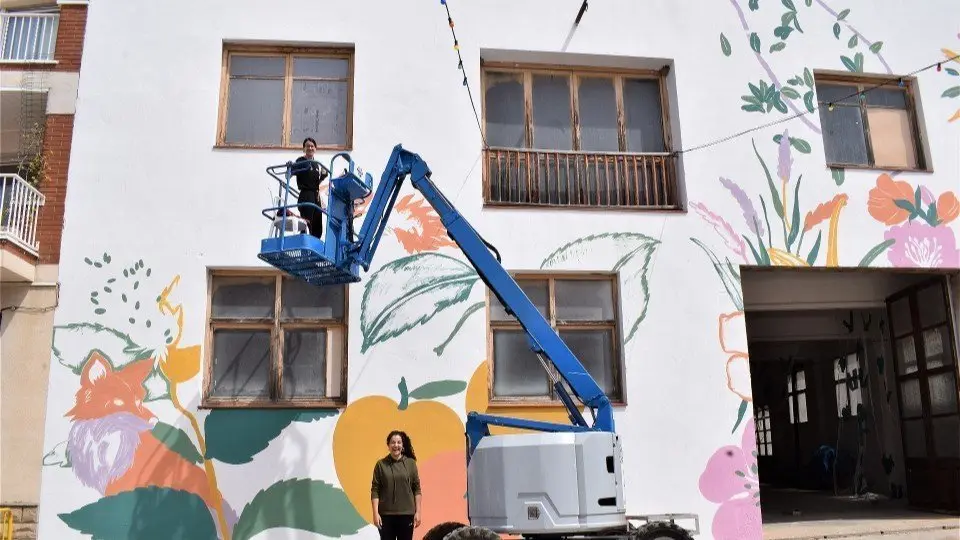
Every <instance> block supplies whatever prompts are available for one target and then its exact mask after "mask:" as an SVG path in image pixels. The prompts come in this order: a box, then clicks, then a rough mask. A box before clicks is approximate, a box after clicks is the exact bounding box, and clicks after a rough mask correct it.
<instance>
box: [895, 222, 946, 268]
mask: <svg viewBox="0 0 960 540" xmlns="http://www.w3.org/2000/svg"><path fill="white" fill-rule="evenodd" d="M883 238H884V240H895V243H894V244H893V245H892V246H890V249H889V251H887V258H888V259H889V260H890V262H891V263H892V264H893V265H894V266H897V267H908V268H941V267H956V266H960V251H958V250H957V240H956V238H955V237H954V233H953V229H951V228H950V227H933V226H931V225H930V224H928V223H926V222H924V221H921V220H913V221H908V222H906V223H903V224H901V225H897V226H895V227H891V228H890V229H888V230H887V232H886V233H884V235H883Z"/></svg>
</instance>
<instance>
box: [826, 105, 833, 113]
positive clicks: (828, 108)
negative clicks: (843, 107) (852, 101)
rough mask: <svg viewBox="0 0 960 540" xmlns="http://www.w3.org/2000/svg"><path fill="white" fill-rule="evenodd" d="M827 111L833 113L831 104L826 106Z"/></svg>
mask: <svg viewBox="0 0 960 540" xmlns="http://www.w3.org/2000/svg"><path fill="white" fill-rule="evenodd" d="M827 110H828V111H831V112H832V111H833V103H828V104H827Z"/></svg>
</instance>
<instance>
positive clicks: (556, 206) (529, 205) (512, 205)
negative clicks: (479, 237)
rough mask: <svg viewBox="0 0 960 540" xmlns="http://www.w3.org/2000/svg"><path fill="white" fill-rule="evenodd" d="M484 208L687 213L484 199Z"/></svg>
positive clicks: (676, 208)
mask: <svg viewBox="0 0 960 540" xmlns="http://www.w3.org/2000/svg"><path fill="white" fill-rule="evenodd" d="M483 208H485V209H487V208H489V209H493V210H498V209H499V210H588V211H591V212H648V213H664V214H686V213H687V209H685V208H683V207H681V206H601V205H576V204H547V203H508V202H492V201H487V200H484V201H483Z"/></svg>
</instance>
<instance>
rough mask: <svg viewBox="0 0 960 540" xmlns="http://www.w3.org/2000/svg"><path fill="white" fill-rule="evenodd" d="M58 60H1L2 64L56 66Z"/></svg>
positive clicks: (0, 64)
mask: <svg viewBox="0 0 960 540" xmlns="http://www.w3.org/2000/svg"><path fill="white" fill-rule="evenodd" d="M59 63H60V62H59V61H58V60H0V66H24V67H27V66H55V65H57V64H59Z"/></svg>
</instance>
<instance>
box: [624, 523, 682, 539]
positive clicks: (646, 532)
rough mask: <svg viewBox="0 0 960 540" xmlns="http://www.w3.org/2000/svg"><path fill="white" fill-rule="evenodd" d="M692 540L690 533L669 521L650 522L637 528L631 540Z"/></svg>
mask: <svg viewBox="0 0 960 540" xmlns="http://www.w3.org/2000/svg"><path fill="white" fill-rule="evenodd" d="M664 539H669V540H693V536H692V535H691V534H690V531H688V530H686V529H684V528H683V527H681V526H679V525H677V524H676V523H670V522H669V521H652V522H650V523H647V524H646V525H644V526H642V527H639V528H637V530H636V532H635V533H634V534H633V540H664Z"/></svg>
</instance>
